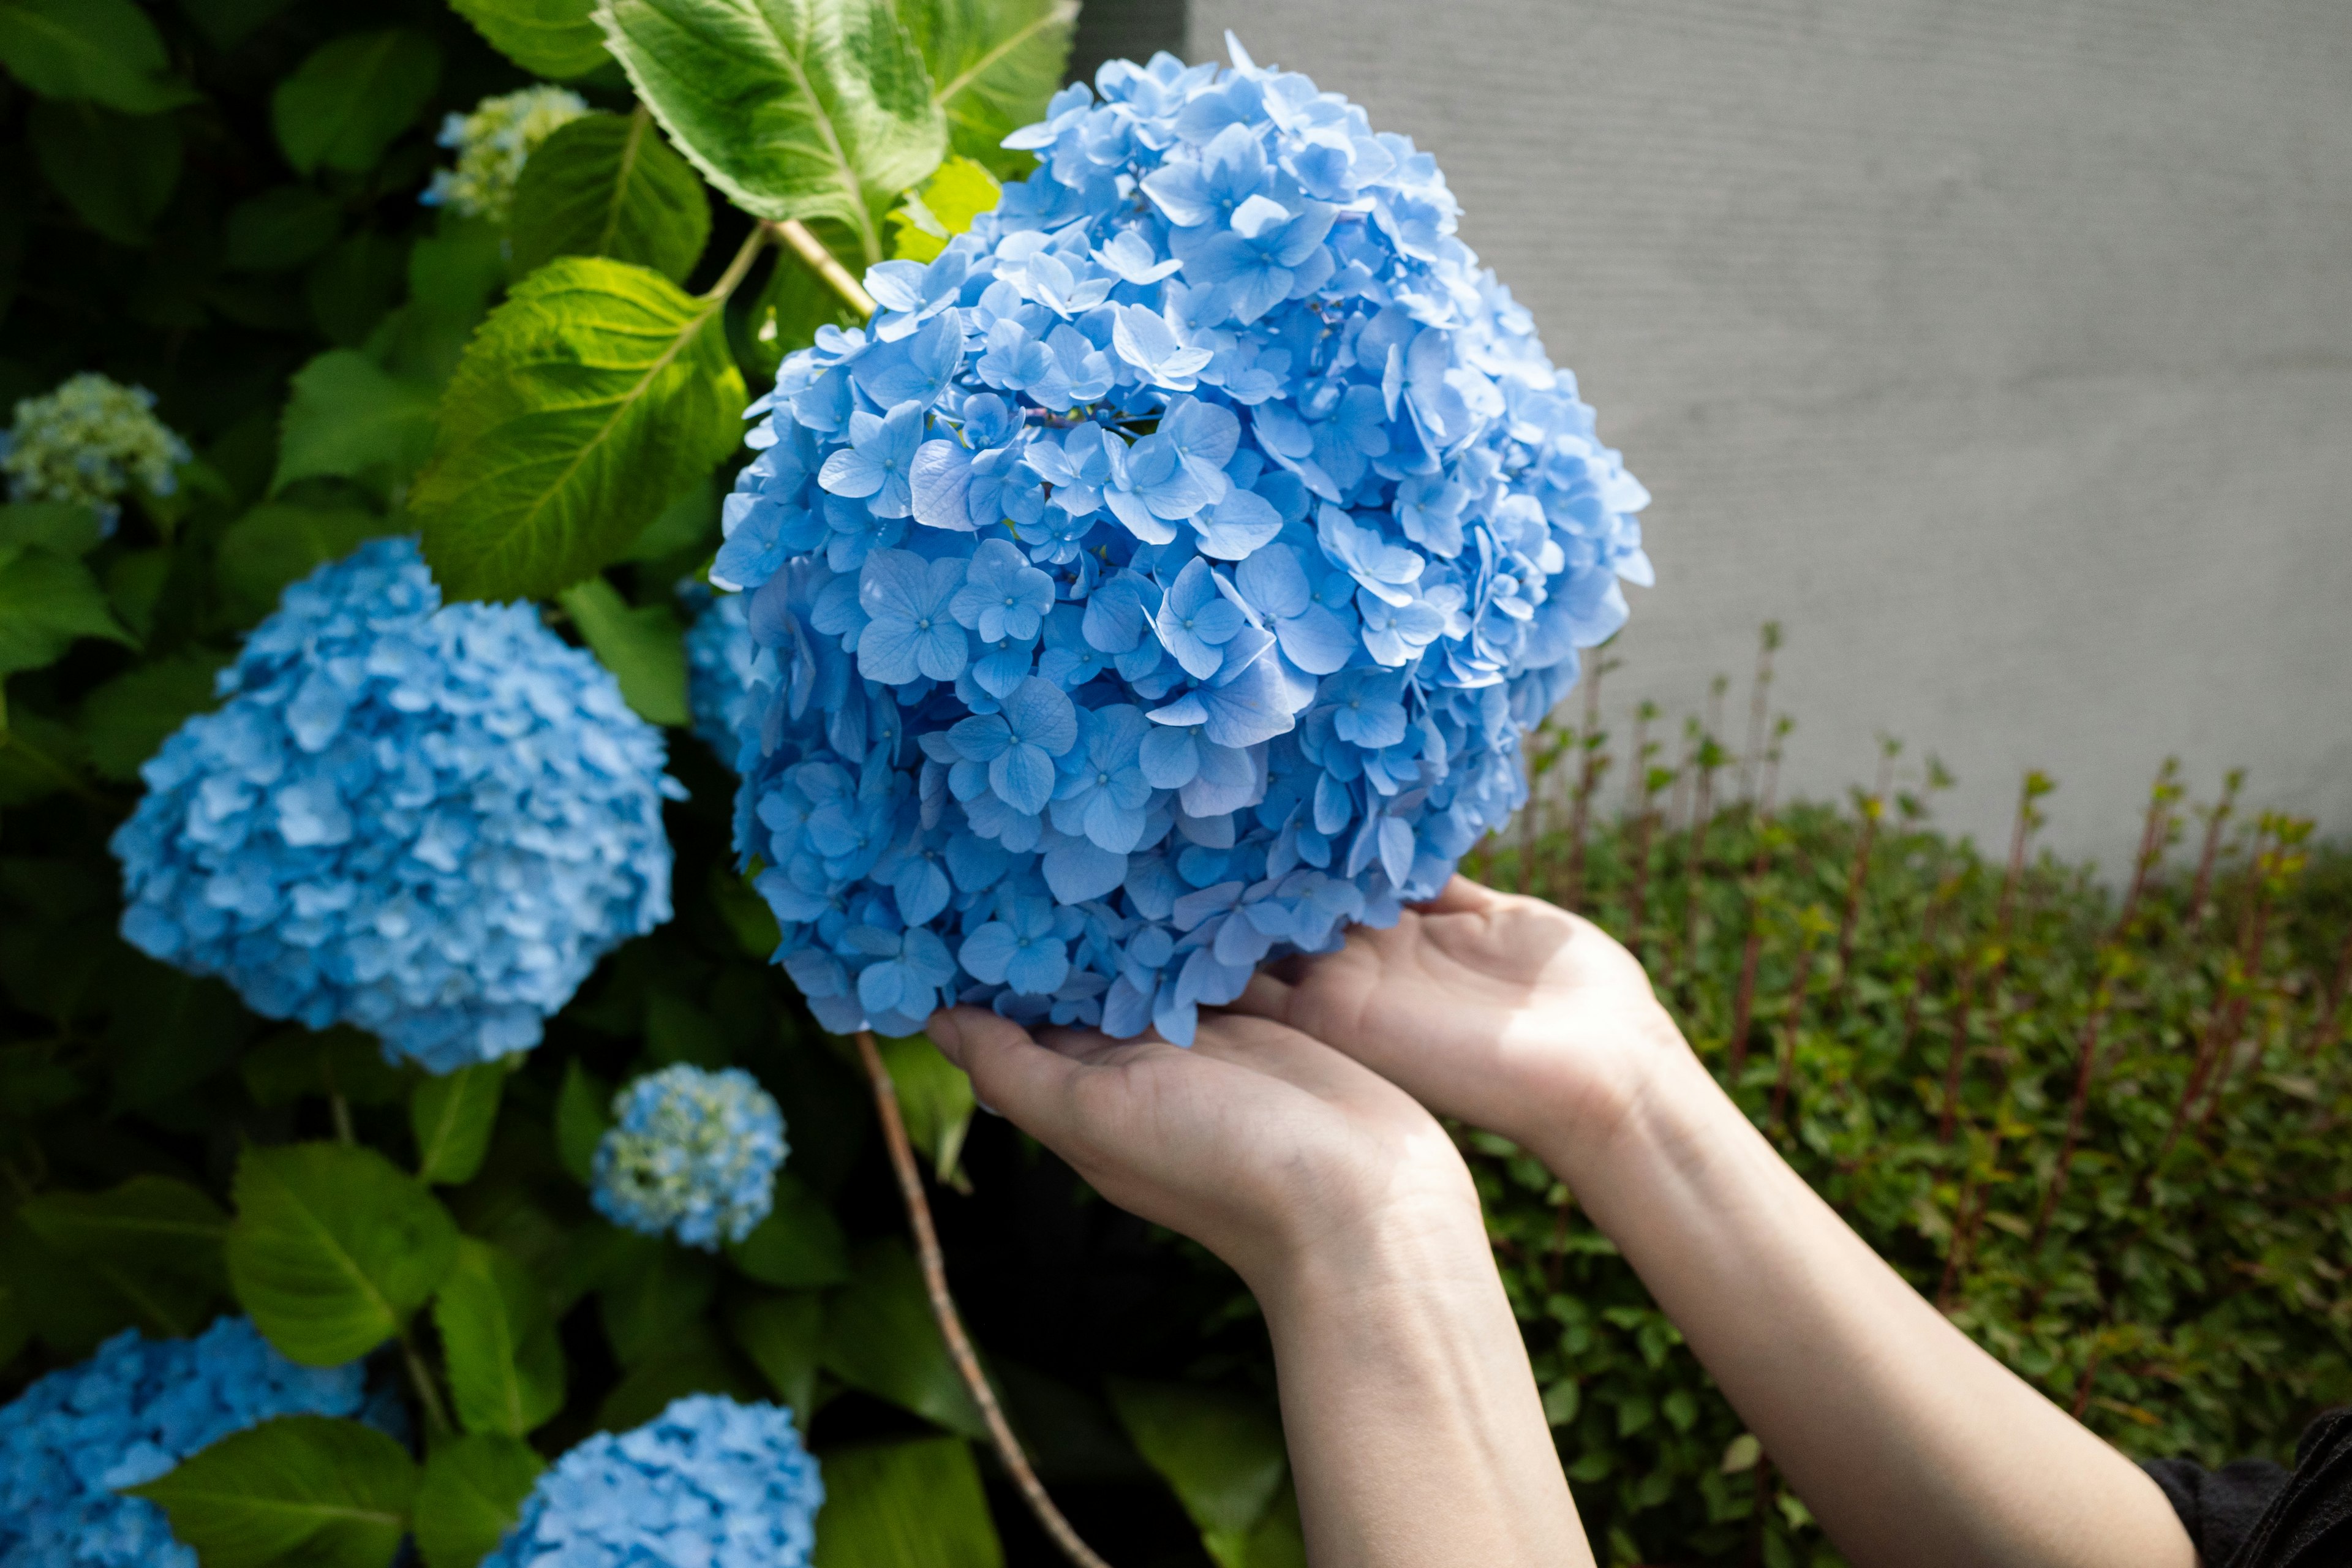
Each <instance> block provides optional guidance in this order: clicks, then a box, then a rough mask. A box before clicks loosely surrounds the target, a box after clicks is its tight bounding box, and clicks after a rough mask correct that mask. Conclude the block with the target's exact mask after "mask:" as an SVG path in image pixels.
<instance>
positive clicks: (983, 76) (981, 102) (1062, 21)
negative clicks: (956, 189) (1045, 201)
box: [899, 0, 1078, 174]
mask: <svg viewBox="0 0 2352 1568" xmlns="http://www.w3.org/2000/svg"><path fill="white" fill-rule="evenodd" d="M899 14H900V15H901V16H904V17H905V18H906V22H907V29H908V31H909V32H911V33H913V34H914V35H915V41H916V43H917V44H918V45H919V46H920V47H921V48H922V51H923V63H924V64H925V65H927V66H929V68H930V73H931V81H932V84H933V85H932V89H931V97H932V100H933V101H934V102H936V103H937V104H938V105H939V106H940V111H941V112H942V113H944V114H945V115H946V116H947V121H948V136H949V139H950V144H951V145H952V146H953V147H954V149H955V150H956V151H957V152H958V153H962V154H963V155H964V156H965V157H967V158H974V159H977V160H979V161H980V162H981V163H984V164H986V165H987V166H988V167H989V168H991V169H992V170H994V171H995V172H997V173H998V174H1019V173H1021V172H1022V171H1023V170H1024V168H1026V166H1027V165H1028V164H1029V163H1030V156H1029V154H1028V153H1014V152H1008V151H1007V150H1006V149H1005V148H1004V147H1003V146H1001V145H1000V143H1001V142H1003V140H1004V139H1005V137H1007V136H1009V135H1011V134H1012V133H1013V132H1015V131H1017V130H1019V129H1020V128H1021V127H1022V126H1024V125H1027V124H1030V123H1032V122H1033V121H1038V120H1042V119H1044V118H1045V100H1047V99H1049V98H1051V97H1053V96H1054V91H1055V89H1056V88H1058V87H1060V86H1061V85H1062V74H1063V71H1064V68H1066V67H1067V66H1068V64H1069V60H1070V39H1071V37H1073V35H1074V34H1075V33H1076V30H1077V25H1078V3H1077V0H903V3H902V4H901V5H900V6H899Z"/></svg>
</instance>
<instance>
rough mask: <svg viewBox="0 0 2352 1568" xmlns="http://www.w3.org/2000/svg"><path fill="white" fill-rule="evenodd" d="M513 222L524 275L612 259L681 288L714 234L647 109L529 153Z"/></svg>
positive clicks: (702, 197)
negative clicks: (555, 263) (565, 261)
mask: <svg viewBox="0 0 2352 1568" xmlns="http://www.w3.org/2000/svg"><path fill="white" fill-rule="evenodd" d="M600 49H601V46H600ZM509 230H510V232H511V233H512V235H513V237H514V240H513V243H514V260H513V268H514V271H515V274H516V276H518V277H520V276H521V275H522V274H524V273H527V272H532V271H536V270H537V269H538V268H540V267H541V265H543V264H544V263H546V262H549V261H551V260H553V259H554V258H557V257H559V256H609V257H611V258H613V259H614V260H615V261H634V262H635V263H637V264H638V265H639V266H642V267H650V268H653V269H654V270H655V271H656V272H658V273H660V274H661V275H662V276H664V277H665V278H667V279H670V281H672V282H673V283H683V282H685V281H686V275H687V274H688V273H689V272H691V271H693V270H694V264H695V262H696V261H698V260H699V259H700V258H701V256H702V247H703V246H704V244H705V243H706V242H708V241H709V237H710V198H709V196H708V195H706V194H705V193H704V191H703V188H702V181H701V179H700V178H699V177H698V176H697V175H696V174H695V172H694V168H693V166H692V165H691V164H689V163H687V161H686V160H685V159H683V158H681V157H679V156H678V155H677V153H676V152H675V151H673V150H672V149H671V147H670V144H669V143H668V142H665V141H663V140H662V135H661V132H659V131H658V130H656V129H655V127H654V122H653V117H652V116H651V115H649V114H647V113H646V111H645V110H643V109H642V108H641V109H639V110H637V111H636V112H635V113H634V114H629V115H619V114H591V115H588V116H585V117H584V118H583V119H579V120H575V121H572V123H571V124H569V125H566V126H564V127H562V129H561V130H559V131H557V132H556V133H555V134H554V135H552V136H551V137H549V138H548V139H547V140H546V141H545V142H541V144H540V145H539V146H538V148H536V149H535V150H534V151H533V152H532V153H531V155H530V161H529V162H528V163H524V164H523V167H522V176H521V178H520V179H519V180H518V181H517V182H516V184H515V198H514V216H512V218H510V219H509Z"/></svg>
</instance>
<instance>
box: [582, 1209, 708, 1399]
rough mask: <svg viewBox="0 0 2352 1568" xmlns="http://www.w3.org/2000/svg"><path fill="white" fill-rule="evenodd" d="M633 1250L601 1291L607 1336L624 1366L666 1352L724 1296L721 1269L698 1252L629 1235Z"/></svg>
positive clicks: (620, 1259)
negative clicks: (716, 1297) (716, 1298)
mask: <svg viewBox="0 0 2352 1568" xmlns="http://www.w3.org/2000/svg"><path fill="white" fill-rule="evenodd" d="M625 1234H627V1235H628V1237H629V1241H628V1246H627V1248H626V1250H625V1252H623V1253H622V1254H621V1255H620V1256H619V1257H618V1258H616V1259H615V1260H614V1264H613V1266H612V1268H611V1271H610V1272H609V1273H608V1274H607V1275H606V1276H605V1280H604V1289H602V1290H601V1291H599V1292H598V1295H597V1306H598V1307H599V1309H600V1310H601V1313H602V1316H603V1318H604V1338H605V1340H606V1341H607V1342H610V1343H611V1345H612V1347H613V1354H614V1356H615V1357H617V1358H618V1359H619V1360H620V1363H621V1364H622V1365H624V1366H628V1365H632V1364H634V1363H637V1362H641V1361H644V1360H645V1359H646V1358H647V1357H648V1356H651V1355H654V1354H656V1352H659V1351H661V1350H662V1349H663V1348H664V1347H665V1346H666V1345H668V1344H669V1343H671V1342H673V1341H674V1340H675V1339H676V1338H677V1335H678V1334H679V1333H680V1332H682V1331H684V1330H685V1328H686V1326H687V1325H688V1324H689V1323H692V1322H694V1321H696V1320H697V1319H698V1318H700V1317H701V1316H702V1314H703V1311H704V1310H705V1309H706V1308H708V1307H709V1305H710V1299H711V1297H712V1296H714V1295H715V1294H717V1293H718V1289H719V1268H718V1266H717V1265H716V1264H714V1263H712V1262H711V1261H710V1260H709V1258H705V1257H703V1256H702V1255H701V1254H700V1253H698V1252H689V1251H688V1250H687V1249H686V1248H685V1247H677V1246H673V1245H672V1244H670V1243H669V1242H667V1241H661V1240H657V1239H656V1238H655V1237H649V1236H638V1235H636V1234H635V1232H629V1233H625Z"/></svg>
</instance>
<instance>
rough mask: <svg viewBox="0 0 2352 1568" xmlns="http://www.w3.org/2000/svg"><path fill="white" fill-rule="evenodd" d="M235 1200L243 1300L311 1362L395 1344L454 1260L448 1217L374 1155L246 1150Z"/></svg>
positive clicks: (236, 1269)
mask: <svg viewBox="0 0 2352 1568" xmlns="http://www.w3.org/2000/svg"><path fill="white" fill-rule="evenodd" d="M233 1195H234V1196H235V1198H236V1223H235V1224H234V1225H233V1226H230V1228H229V1238H228V1271H229V1279H230V1282H231V1283H232V1284H234V1285H235V1286H236V1298H237V1300H238V1301H239V1302H240V1303H241V1304H242V1305H243V1306H244V1308H245V1310H246V1312H247V1315H248V1316H250V1317H251V1318H252V1319H253V1323H254V1327H256V1328H257V1329H259V1330H260V1331H262V1333H263V1334H264V1335H265V1336H266V1337H267V1338H268V1341H269V1342H270V1343H272V1344H274V1345H276V1346H277V1347H278V1350H279V1351H281V1352H284V1353H285V1354H286V1355H287V1356H288V1357H289V1358H290V1359H292V1360H294V1361H299V1362H301V1363H304V1364H305V1365H309V1366H336V1365H340V1364H341V1363H344V1362H347V1361H350V1360H351V1359H352V1357H354V1356H361V1355H365V1354H366V1353H367V1352H370V1351H372V1350H373V1349H375V1347H376V1346H378V1345H380V1344H382V1343H383V1342H384V1341H386V1340H388V1339H390V1338H392V1336H393V1335H394V1334H395V1333H398V1332H399V1331H400V1330H401V1327H402V1325H403V1324H404V1323H406V1322H407V1321H408V1317H409V1314H410V1313H412V1312H414V1311H415V1310H416V1309H417V1308H419V1307H421V1306H423V1305H424V1304H425V1300H426V1299H427V1298H428V1297H430V1296H431V1295H432V1294H433V1292H434V1290H435V1289H436V1288H437V1287H438V1286H439V1285H440V1283H441V1281H442V1279H443V1278H444V1277H446V1275H447V1274H448V1272H449V1269H450V1267H451V1266H452V1265H453V1264H454V1263H455V1262H456V1261H457V1226H456V1225H455V1224H453V1223H452V1222H451V1221H450V1218H449V1215H448V1211H447V1210H446V1209H444V1208H443V1207H442V1206H441V1205H440V1204H438V1203H437V1202H436V1201H435V1200H434V1199H433V1197H432V1196H431V1195H430V1194H427V1193H426V1192H425V1188H424V1187H423V1186H422V1185H420V1184H418V1183H416V1182H415V1181H414V1180H412V1179H411V1178H410V1177H409V1176H407V1175H406V1174H404V1173H402V1172H401V1171H400V1170H399V1168H398V1167H396V1166H394V1164H393V1163H392V1162H391V1161H389V1160H387V1159H385V1158H384V1157H383V1155H381V1154H379V1153H377V1152H375V1151H374V1150H373V1149H368V1148H363V1147H361V1146H359V1145H356V1144H350V1143H292V1144H286V1145H282V1146H279V1147H277V1148H267V1149H265V1148H252V1149H247V1151H246V1152H245V1157H244V1158H243V1159H241V1160H239V1161H238V1162H237V1167H236V1184H235V1187H234V1189H233Z"/></svg>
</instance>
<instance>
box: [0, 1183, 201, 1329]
mask: <svg viewBox="0 0 2352 1568" xmlns="http://www.w3.org/2000/svg"><path fill="white" fill-rule="evenodd" d="M19 1213H21V1214H22V1215H23V1216H24V1221H25V1224H26V1226H27V1227H28V1228H30V1229H31V1231H32V1232H33V1234H34V1235H35V1236H37V1237H40V1239H41V1241H42V1242H43V1243H44V1244H45V1245H47V1247H51V1248H53V1249H54V1250H56V1251H58V1252H59V1253H62V1254H63V1255H65V1256H66V1257H68V1258H72V1259H73V1260H74V1261H76V1262H78V1263H79V1264H81V1265H82V1266H83V1267H84V1268H89V1269H90V1270H91V1271H93V1272H94V1273H96V1274H97V1275H98V1277H99V1278H100V1279H103V1280H105V1282H106V1283H107V1284H108V1285H109V1286H110V1287H112V1288H113V1289H114V1290H115V1291H116V1292H117V1293H118V1294H119V1295H121V1297H122V1298H123V1300H126V1301H128V1302H129V1303H130V1304H131V1307H132V1308H133V1309H134V1310H136V1311H137V1312H138V1314H139V1317H140V1319H141V1321H142V1324H143V1325H144V1326H145V1327H147V1328H148V1329H149V1330H150V1331H152V1332H157V1333H163V1334H170V1335H181V1336H184V1335H189V1334H194V1333H199V1332H201V1331H203V1330H204V1327H205V1323H206V1322H208V1321H210V1319H211V1316H212V1314H211V1312H210V1310H209V1309H210V1307H211V1305H212V1303H213V1301H214V1300H216V1299H217V1298H218V1297H219V1296H220V1295H221V1294H222V1293H223V1292H224V1291H225V1290H226V1289H227V1284H228V1281H227V1277H226V1273H225V1272H224V1271H223V1268H222V1265H221V1243H222V1240H223V1238H224V1237H226V1235H227V1232H228V1216H227V1215H226V1214H223V1213H222V1212H221V1207H220V1205H218V1204H216V1203H215V1202H213V1200H212V1199H211V1198H209V1197H207V1196H206V1195H205V1194H204V1193H202V1192H200V1191H199V1190H197V1189H196V1188H195V1187H193V1186H191V1185H189V1184H187V1183H185V1182H181V1181H174V1180H173V1179H172V1178H170V1177H167V1176H133V1177H132V1178H131V1180H129V1181H127V1182H124V1183H123V1184H121V1185H120V1186H117V1187H114V1188H111V1189H110V1190H109V1191H106V1192H102V1193H63V1192H52V1193H42V1194H38V1195H37V1196H35V1197H33V1198H30V1199H28V1200H27V1201H26V1204H25V1206H24V1207H23V1209H21V1210H20V1211H19Z"/></svg>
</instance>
